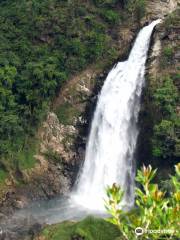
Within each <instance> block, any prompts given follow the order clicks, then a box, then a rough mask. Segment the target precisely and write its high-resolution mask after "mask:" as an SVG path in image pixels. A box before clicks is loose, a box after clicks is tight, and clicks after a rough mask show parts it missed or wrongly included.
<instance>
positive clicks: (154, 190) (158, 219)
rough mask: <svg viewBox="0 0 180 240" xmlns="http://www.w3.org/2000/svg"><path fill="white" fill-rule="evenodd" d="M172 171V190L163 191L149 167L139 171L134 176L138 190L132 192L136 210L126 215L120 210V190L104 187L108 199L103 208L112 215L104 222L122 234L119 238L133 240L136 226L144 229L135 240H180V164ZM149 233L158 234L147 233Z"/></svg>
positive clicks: (113, 187)
mask: <svg viewBox="0 0 180 240" xmlns="http://www.w3.org/2000/svg"><path fill="white" fill-rule="evenodd" d="M175 171H176V172H175V175H174V176H171V178H170V180H169V185H170V186H171V187H170V189H171V190H170V191H169V192H164V191H162V190H161V189H159V186H158V184H155V183H152V180H153V178H154V177H155V175H156V170H152V167H151V166H148V167H147V168H146V167H145V166H144V167H143V168H142V169H141V170H139V171H138V173H137V177H136V181H137V183H138V184H139V187H137V188H136V192H135V194H136V205H137V209H135V210H131V211H130V212H129V213H125V212H124V211H123V210H122V209H120V208H119V203H120V202H121V200H122V196H123V192H122V190H121V189H120V187H119V186H117V185H116V184H114V185H113V186H112V187H108V188H107V196H108V200H107V201H106V202H105V206H106V209H107V211H108V213H109V214H111V216H112V217H111V218H108V219H107V221H108V222H111V223H113V224H114V225H116V226H117V227H118V228H119V230H120V232H121V234H122V236H121V238H120V239H122V240H123V239H126V240H133V239H135V238H136V234H135V229H136V228H138V227H140V228H141V229H143V230H141V229H140V231H141V232H139V233H140V234H139V236H138V239H149V238H151V239H154V240H155V239H157V240H160V239H167V240H168V239H174V240H176V239H179V237H180V231H179V208H180V163H179V164H178V165H176V166H175ZM148 230H156V231H157V232H151V231H150V232H149V233H148ZM163 230H170V231H169V232H168V231H167V232H163ZM142 231H143V232H142ZM141 233H142V234H141Z"/></svg>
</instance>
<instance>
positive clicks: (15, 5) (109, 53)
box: [0, 0, 145, 180]
mask: <svg viewBox="0 0 180 240" xmlns="http://www.w3.org/2000/svg"><path fill="white" fill-rule="evenodd" d="M144 6H145V1H144V0H129V1H123V0H93V1H90V0H89V1H83V0H75V1H70V0H64V1H58V0H40V1H36V0H29V1H25V0H17V1H12V0H6V1H5V0H4V1H1V2H0V12H1V16H0V136H1V138H0V167H1V170H0V175H1V180H3V179H4V177H5V172H6V171H7V172H8V171H9V170H10V169H14V170H16V169H17V170H19V169H24V168H30V167H32V166H33V164H34V163H35V159H34V158H33V155H34V153H35V152H36V150H37V148H38V142H37V141H35V136H36V130H37V128H38V126H39V124H40V123H41V122H42V120H43V119H44V117H45V116H46V113H47V110H48V109H49V107H50V103H51V102H52V100H53V98H54V97H55V96H56V93H57V92H58V91H59V89H60V88H61V87H62V86H63V84H64V83H65V82H66V81H67V80H68V79H69V77H70V76H71V75H73V74H75V73H77V72H79V71H80V70H82V69H83V68H85V67H86V66H87V65H88V64H91V63H92V62H97V61H100V60H103V61H105V59H108V60H110V61H111V62H112V59H116V58H117V57H118V53H117V49H116V48H117V46H115V45H114V44H113V40H114V39H113V38H114V36H113V34H112V31H113V29H114V28H115V27H116V26H117V25H119V24H121V22H123V21H126V20H127V19H128V18H129V17H130V16H132V15H133V16H135V18H137V20H138V19H140V18H141V17H142V16H143V14H144V10H145V9H144Z"/></svg>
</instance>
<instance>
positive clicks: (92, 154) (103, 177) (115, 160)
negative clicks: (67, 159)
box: [72, 20, 161, 210]
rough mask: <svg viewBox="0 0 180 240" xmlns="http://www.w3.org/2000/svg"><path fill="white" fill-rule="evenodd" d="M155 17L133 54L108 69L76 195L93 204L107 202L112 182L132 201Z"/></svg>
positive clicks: (98, 206)
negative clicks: (143, 89) (141, 105)
mask: <svg viewBox="0 0 180 240" xmlns="http://www.w3.org/2000/svg"><path fill="white" fill-rule="evenodd" d="M160 21H161V20H156V21H153V22H152V23H151V24H149V25H148V26H145V27H144V28H143V29H142V30H141V31H140V32H139V34H138V36H137V38H136V41H135V43H134V46H133V48H132V50H131V52H130V55H129V58H128V60H127V61H125V62H119V63H117V64H116V65H115V66H114V68H113V69H112V70H111V71H110V73H109V74H108V76H107V78H106V80H105V83H104V86H103V88H102V90H101V93H100V95H99V98H98V102H97V107H96V110H95V113H94V118H93V121H92V126H91V131H90V135H89V140H88V143H87V147H86V155H85V162H84V166H83V168H82V170H81V173H80V176H79V179H78V183H77V189H76V191H75V193H74V194H73V197H72V198H73V199H74V200H75V201H76V202H77V203H78V204H80V205H83V206H84V207H86V208H90V209H93V210H101V209H103V208H104V203H103V199H104V198H105V188H106V187H107V185H112V184H113V183H117V184H119V185H120V186H121V187H122V189H123V190H124V200H123V202H124V204H125V205H128V206H131V205H133V202H134V177H135V166H134V165H135V164H134V152H135V148H136V141H137V136H138V127H137V122H138V113H139V110H140V98H141V92H142V88H143V86H144V83H145V79H144V75H145V63H146V59H147V54H148V49H149V43H150V38H151V34H152V31H153V28H154V27H155V25H156V24H158V23H159V22H160Z"/></svg>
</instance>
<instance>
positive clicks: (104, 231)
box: [40, 216, 120, 240]
mask: <svg viewBox="0 0 180 240" xmlns="http://www.w3.org/2000/svg"><path fill="white" fill-rule="evenodd" d="M119 236H120V232H119V230H118V229H117V227H116V226H114V225H112V224H111V223H108V222H106V221H105V220H104V219H100V218H94V217H91V216H89V217H87V218H85V219H84V220H82V221H80V222H76V223H74V222H63V223H61V224H56V225H52V226H48V227H46V228H45V229H44V230H43V231H42V233H41V235H40V237H44V238H45V240H115V239H117V238H118V237H119Z"/></svg>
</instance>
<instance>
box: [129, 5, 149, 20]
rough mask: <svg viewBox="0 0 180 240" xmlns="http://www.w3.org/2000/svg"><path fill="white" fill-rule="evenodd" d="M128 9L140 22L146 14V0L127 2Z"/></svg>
mask: <svg viewBox="0 0 180 240" xmlns="http://www.w3.org/2000/svg"><path fill="white" fill-rule="evenodd" d="M127 9H128V11H129V12H130V13H131V15H132V16H134V17H135V18H136V20H137V21H138V22H140V20H141V18H143V17H144V16H145V13H146V0H129V1H128V2H127Z"/></svg>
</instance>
